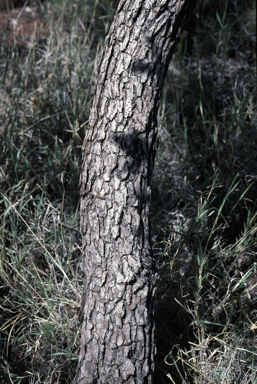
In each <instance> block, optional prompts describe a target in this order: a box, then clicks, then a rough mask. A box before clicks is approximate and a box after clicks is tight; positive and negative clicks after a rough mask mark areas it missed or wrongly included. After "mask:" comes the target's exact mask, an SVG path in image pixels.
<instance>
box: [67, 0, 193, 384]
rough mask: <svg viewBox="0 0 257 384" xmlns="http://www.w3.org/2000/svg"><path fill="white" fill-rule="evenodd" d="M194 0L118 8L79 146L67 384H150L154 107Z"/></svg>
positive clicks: (126, 1) (146, 0)
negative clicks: (77, 261)
mask: <svg viewBox="0 0 257 384" xmlns="http://www.w3.org/2000/svg"><path fill="white" fill-rule="evenodd" d="M194 3H195V0H158V1H157V0H136V1H131V0H121V1H120V4H119V6H118V9H117V12H116V15H115V17H114V21H113V24H112V26H111V28H110V32H109V34H108V36H107V38H106V40H105V45H104V51H103V55H102V59H101V61H100V64H99V69H98V78H97V86H96V94H95V98H94V103H93V107H92V110H91V114H90V128H89V130H88V131H87V133H86V137H85V141H84V145H83V165H82V174H81V180H80V183H81V231H82V236H83V252H84V257H85V264H84V272H85V282H84V294H83V303H82V308H81V314H82V330H81V352H80V358H79V364H78V369H77V374H76V377H75V380H74V384H93V383H97V384H112V383H116V384H122V383H129V384H133V383H134V384H143V383H151V382H152V377H153V369H154V365H153V357H154V350H155V342H154V322H153V292H154V280H155V275H156V273H155V272H154V261H153V257H152V251H151V239H150V222H149V206H150V197H151V190H150V181H151V175H152V171H153V165H154V156H155V148H156V128H157V110H158V101H159V98H160V93H161V89H162V85H163V79H164V76H165V73H166V71H167V68H168V65H169V61H170V59H171V56H172V53H173V51H174V47H175V42H176V38H177V36H178V33H179V31H180V27H181V24H182V22H183V21H184V19H185V18H186V17H187V16H188V14H189V13H190V12H191V10H192V8H193V5H194Z"/></svg>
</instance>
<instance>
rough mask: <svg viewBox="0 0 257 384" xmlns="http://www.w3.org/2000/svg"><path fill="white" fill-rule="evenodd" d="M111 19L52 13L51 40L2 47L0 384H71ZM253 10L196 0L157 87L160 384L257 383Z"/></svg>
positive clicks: (109, 7) (98, 10)
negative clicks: (82, 207)
mask: <svg viewBox="0 0 257 384" xmlns="http://www.w3.org/2000/svg"><path fill="white" fill-rule="evenodd" d="M116 6H117V1H115V2H113V3H108V2H106V1H96V2H91V1H86V2H85V1H82V0H81V1H80V0H79V1H66V2H62V1H57V0H56V1H54V2H47V1H46V2H44V4H43V5H42V4H41V12H44V13H45V17H46V18H47V20H48V23H49V31H48V34H47V36H45V37H43V38H42V39H41V40H40V41H39V40H37V39H36V38H33V36H32V37H31V40H30V41H28V43H29V44H27V45H26V46H25V48H24V47H23V49H22V51H21V49H20V47H19V46H18V44H16V43H15V44H14V46H12V47H11V46H10V45H9V44H8V42H7V41H5V40H2V41H1V57H0V84H1V85H0V87H1V88H0V89H1V103H0V159H1V160H0V192H1V195H0V231H1V234H0V384H7V383H22V384H25V383H28V384H32V383H49V384H51V383H71V382H72V378H73V377H74V372H75V369H76V362H77V356H78V351H79V342H80V335H79V332H78V329H79V327H78V320H77V315H78V311H79V305H80V299H81V289H82V285H83V280H82V279H83V276H82V257H81V236H80V231H79V192H78V181H79V175H80V162H81V145H82V141H83V137H84V133H85V130H86V129H87V124H88V115H89V109H90V106H91V100H92V95H93V89H94V86H95V76H94V73H95V69H96V66H97V62H98V57H99V52H100V51H101V46H102V44H103V41H104V37H105V34H106V33H107V31H108V28H109V26H110V23H111V21H112V18H113V15H114V11H115V8H116ZM253 9H254V8H253V5H252V3H251V2H250V1H249V2H245V3H244V5H242V4H241V3H240V4H239V3H238V2H235V1H233V2H228V1H227V2H221V1H216V2H214V1H201V0H200V1H199V2H198V5H197V8H196V11H195V14H194V16H193V18H192V19H191V22H190V23H188V24H187V25H186V26H185V27H184V30H183V31H182V34H181V39H180V42H179V44H178V49H177V53H176V55H175V56H174V59H173V61H172V63H171V65H170V68H169V71H168V74H167V78H166V81H165V86H164V90H163V97H162V100H161V105H160V111H159V149H158V153H157V158H156V166H155V173H154V178H153V186H152V187H153V195H152V226H153V247H154V254H155V257H156V258H157V260H158V261H159V264H160V278H159V283H158V289H157V296H156V327H157V350H158V354H157V357H156V367H157V368H156V383H158V384H159V383H161V382H163V383H176V384H177V383H198V384H204V383H226V384H229V383H233V384H234V383H254V382H256V378H257V373H256V371H257V360H256V356H257V351H256V345H255V344H256V343H255V336H256V329H257V304H256V297H257V286H256V284H257V271H256V263H257V259H256V249H257V243H256V229H257V222H256V218H257V213H256V212H257V210H256V202H255V189H256V174H257V171H256V170H257V157H256V153H257V151H256V147H257V134H256V132H257V130H256V79H255V70H256V68H255V60H256V57H254V52H255V44H256V42H255V36H254V27H253V23H254V21H253V20H254V19H253V17H252V15H253Z"/></svg>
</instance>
